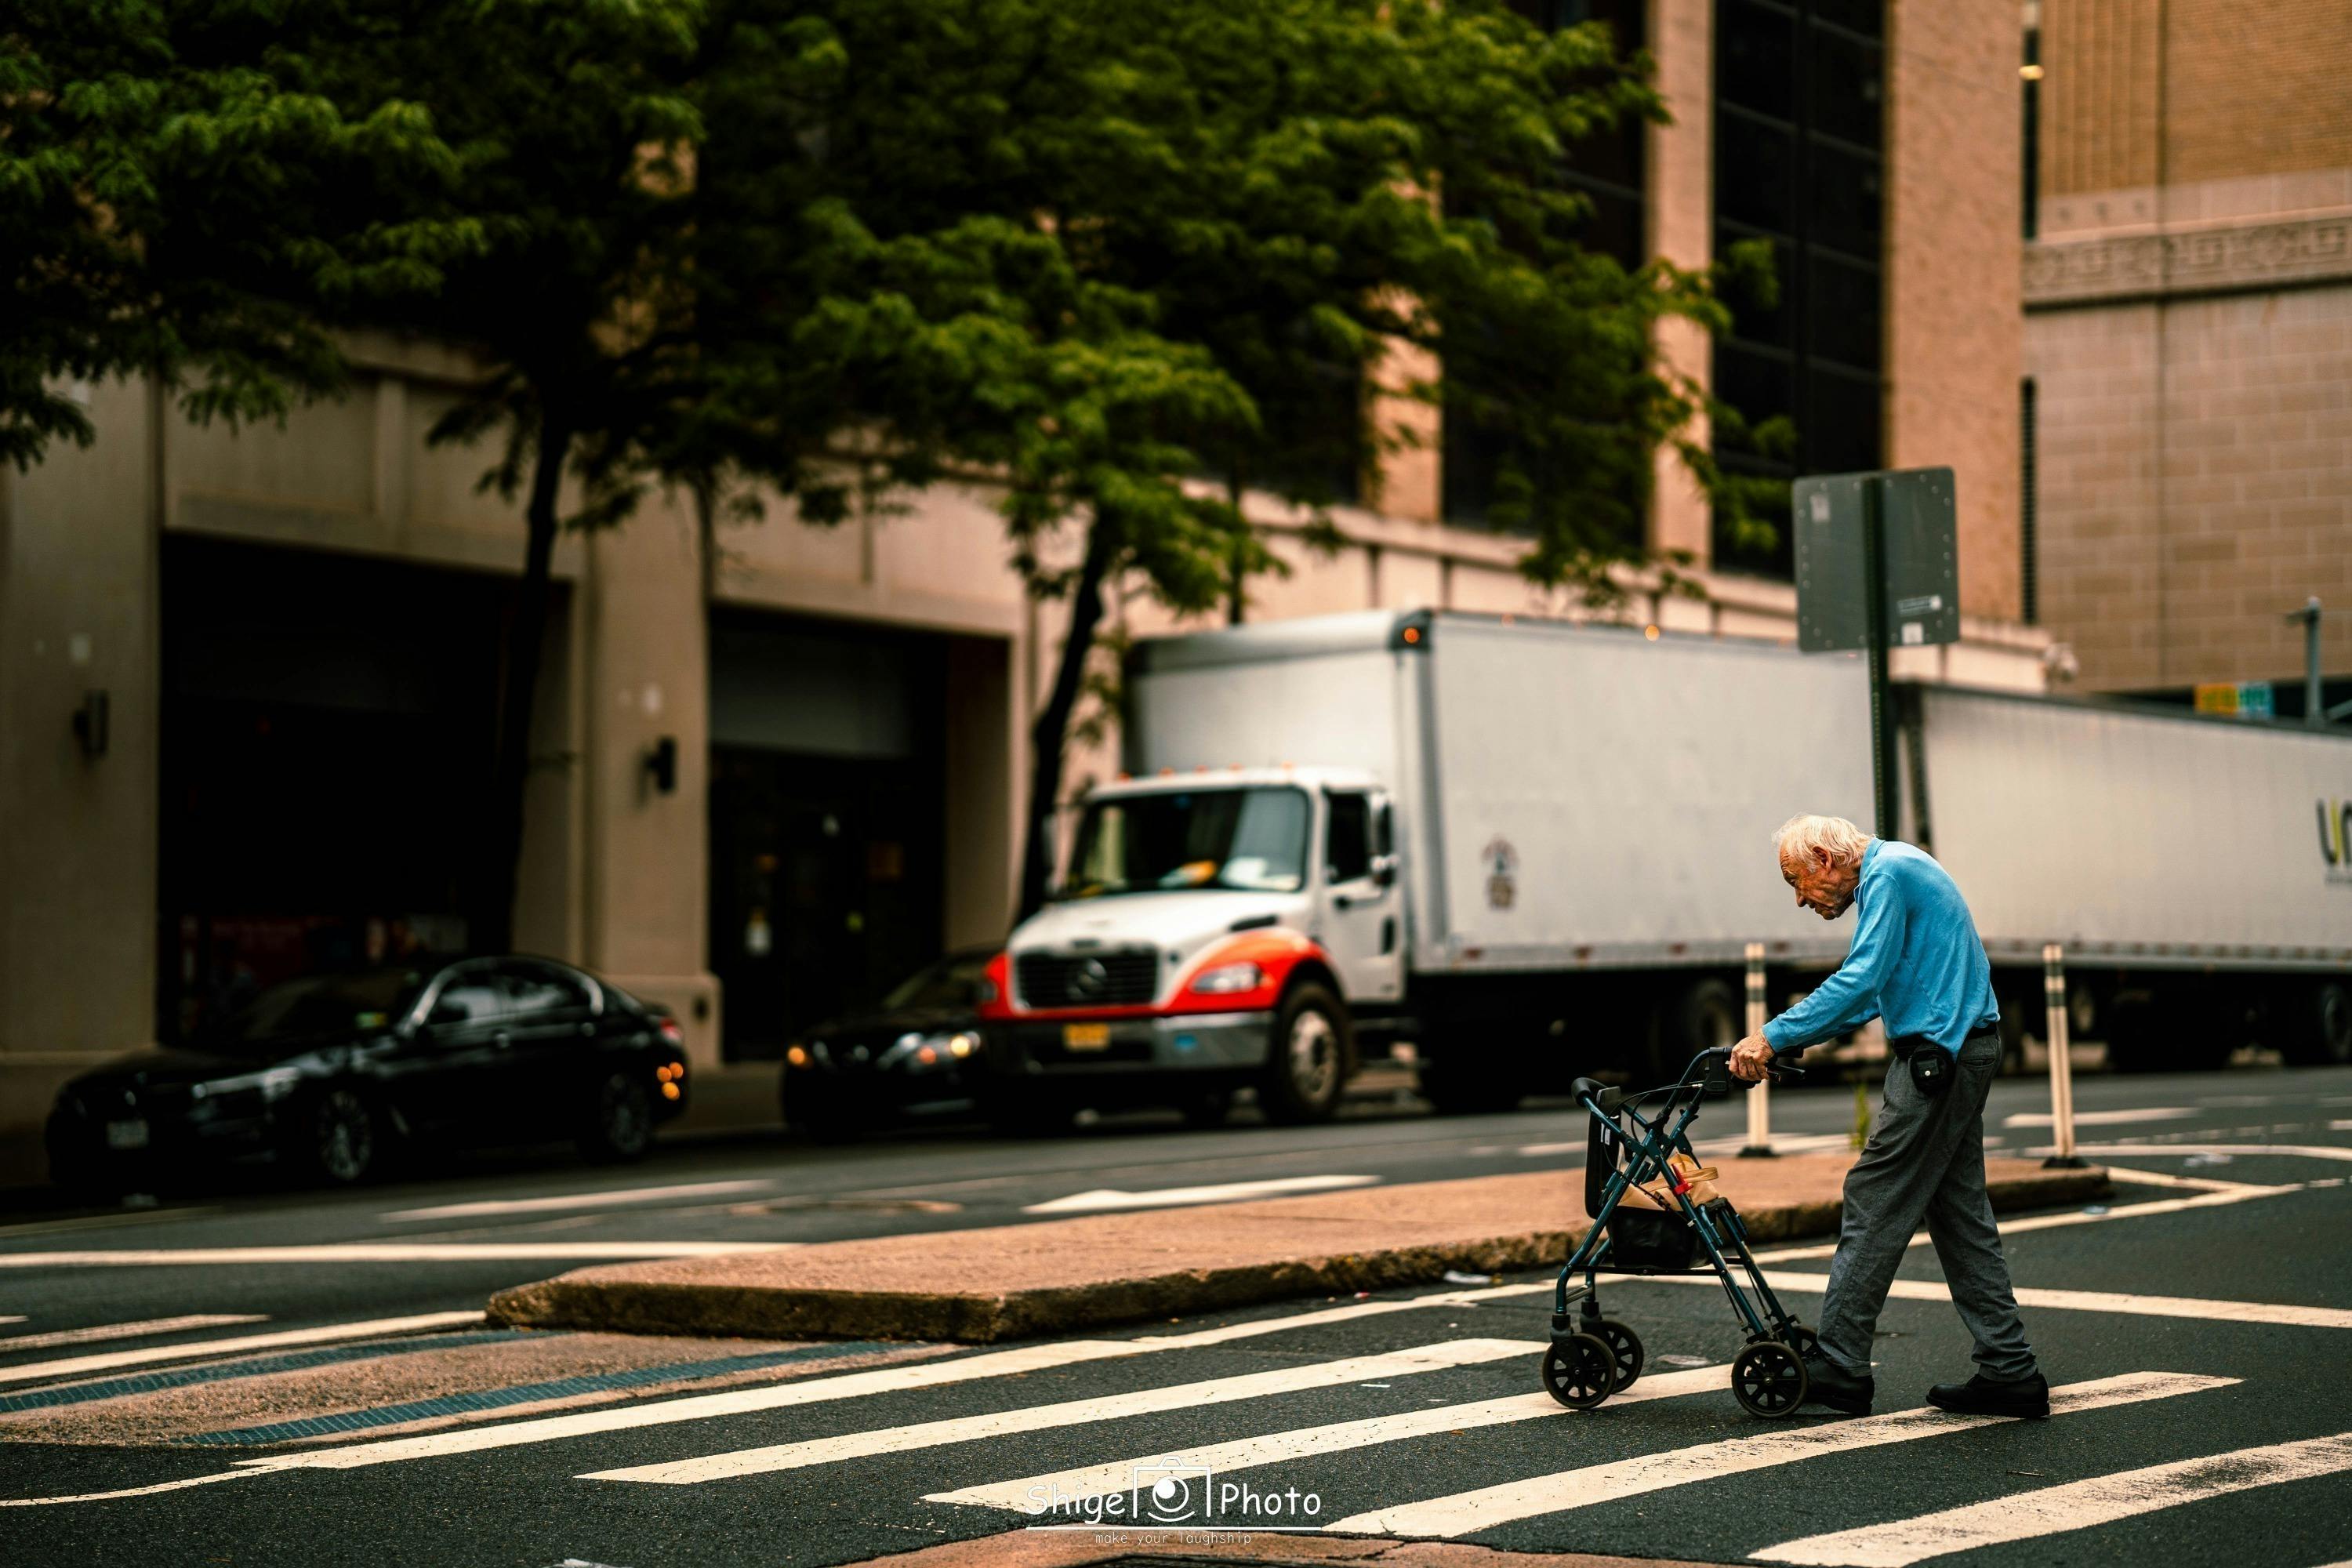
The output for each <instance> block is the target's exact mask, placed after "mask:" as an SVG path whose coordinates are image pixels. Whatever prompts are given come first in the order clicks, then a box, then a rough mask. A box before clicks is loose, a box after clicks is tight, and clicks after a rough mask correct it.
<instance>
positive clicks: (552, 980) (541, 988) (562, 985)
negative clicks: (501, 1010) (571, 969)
mask: <svg viewBox="0 0 2352 1568" xmlns="http://www.w3.org/2000/svg"><path fill="white" fill-rule="evenodd" d="M500 978H501V979H502V980H504V981H505V983H506V987H507V1005H508V1007H509V1010H510V1011H512V1012H514V1013H517V1014H530V1013H565V1012H583V1013H584V1012H586V1011H587V1010H588V1006H589V1002H588V988H587V987H586V986H584V985H583V984H580V982H579V981H578V980H577V979H575V978H573V977H572V975H569V974H566V973H564V972H563V971H562V970H560V969H553V968H550V967H549V966H547V965H545V964H540V963H519V964H516V965H515V966H514V967H512V968H511V969H509V970H507V971H506V972H505V973H503V974H502V975H501V976H500Z"/></svg>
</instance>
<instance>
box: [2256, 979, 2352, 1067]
mask: <svg viewBox="0 0 2352 1568" xmlns="http://www.w3.org/2000/svg"><path fill="white" fill-rule="evenodd" d="M2273 1014H2274V1016H2277V1017H2278V1018H2279V1020H2280V1021H2281V1023H2282V1024H2283V1025H2284V1027H2282V1028H2281V1029H2279V1030H2277V1031H2276V1033H2277V1034H2278V1036H2279V1041H2278V1049H2279V1055H2280V1056H2282V1057H2284V1058H2286V1061H2287V1064H2288V1065H2289V1066H2291V1067H2338V1068H2340V1067H2347V1066H2352V987H2347V985H2346V984H2344V982H2342V981H2340V980H2322V981H2318V982H2316V983H2315V984H2311V985H2294V986H2288V987H2286V988H2284V989H2283V990H2282V991H2281V992H2280V993H2279V995H2278V1000H2277V1002H2276V1003H2275V1005H2274V1007H2273Z"/></svg>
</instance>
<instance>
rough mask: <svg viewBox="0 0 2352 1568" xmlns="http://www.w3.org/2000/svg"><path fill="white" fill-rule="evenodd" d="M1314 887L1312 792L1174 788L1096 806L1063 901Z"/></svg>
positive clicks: (1085, 823) (1082, 828)
mask: <svg viewBox="0 0 2352 1568" xmlns="http://www.w3.org/2000/svg"><path fill="white" fill-rule="evenodd" d="M1306 885H1307V793H1306V792H1305V791H1304V790H1300V789H1294V788H1291V787H1289V786H1288V785H1267V786H1265V787H1264V788H1257V789H1202V790H1170V791H1167V792H1165V793H1157V792H1155V793H1153V794H1150V795H1126V796H1122V797H1118V798H1114V799H1109V800H1097V801H1094V802H1092V803H1090V804H1089V805H1087V813H1086V816H1085V817H1084V818H1083V819H1082V820H1081V821H1080V822H1079V824H1078V839H1077V846H1076V852H1075V853H1074V854H1073V855H1072V856H1071V857H1070V875H1069V879H1068V880H1067V882H1066V884H1065V885H1064V887H1063V889H1062V897H1064V898H1066V899H1091V898H1099V897H1101V896H1103V895H1105V894H1108V893H1146V892H1170V891H1175V890H1179V889H1192V888H1238V889H1248V890H1250V891H1253V892H1269V893H1291V892H1297V890H1298V889H1300V888H1303V887H1305V886H1306Z"/></svg>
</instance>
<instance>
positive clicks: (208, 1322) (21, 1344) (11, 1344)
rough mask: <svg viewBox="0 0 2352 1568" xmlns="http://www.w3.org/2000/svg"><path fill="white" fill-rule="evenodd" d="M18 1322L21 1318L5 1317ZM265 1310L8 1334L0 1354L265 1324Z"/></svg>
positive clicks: (3, 1340)
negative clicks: (147, 1335)
mask: <svg viewBox="0 0 2352 1568" xmlns="http://www.w3.org/2000/svg"><path fill="white" fill-rule="evenodd" d="M5 1321H8V1322H12V1323H21V1322H23V1321H25V1320H24V1319H22V1318H10V1319H7V1320H5ZM268 1321H269V1314H268V1313H267V1312H199V1313H195V1314H194V1315H191V1316H188V1317H184V1318H145V1319H142V1320H141V1321H138V1322H135V1323H99V1324H97V1325H95V1326H93V1327H91V1328H87V1329H58V1330H55V1331H51V1332H49V1333H46V1334H11V1335H10V1336H8V1337H7V1338H5V1339H0V1355H5V1354H7V1353H8V1352H11V1351H31V1350H46V1349H47V1348H48V1347H49V1346H51V1345H78V1344H82V1343H86V1342H89V1341H91V1340H131V1339H137V1338H138V1337H139V1336H140V1335H141V1334H176V1333H179V1332H181V1331H184V1330H187V1329H220V1328H226V1327H227V1326H228V1325H229V1324H231V1323H266V1322H268Z"/></svg>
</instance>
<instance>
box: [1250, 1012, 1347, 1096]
mask: <svg viewBox="0 0 2352 1568" xmlns="http://www.w3.org/2000/svg"><path fill="white" fill-rule="evenodd" d="M1354 1054H1355V1051H1354V1048H1353V1046H1352V1043H1351V1042H1350V1041H1349V1023H1348V1010H1347V1008H1346V1007H1345V1006H1343V1005H1341V1004H1340V1001H1339V998H1338V997H1337V996H1334V995H1332V994H1331V993H1330V992H1328V991H1327V990H1325V989H1324V988H1323V987H1322V986H1320V985H1316V984H1306V985H1300V986H1298V987H1297V988H1296V989H1294V990H1293V991H1292V992H1291V993H1290V994H1289V995H1287V996H1286V997H1284V998H1283V1002H1282V1006H1281V1008H1280V1009H1279V1010H1278V1011H1276V1014H1275V1016H1274V1037H1273V1038H1272V1039H1271V1040H1269V1041H1268V1042H1267V1043H1266V1055H1265V1077H1264V1078H1263V1079H1260V1080H1259V1083H1258V1091H1257V1100H1258V1106H1259V1109H1261V1110H1264V1111H1265V1119H1266V1120H1267V1121H1273V1122H1279V1123H1285V1124H1288V1125H1294V1126H1295V1125H1297V1123H1300V1122H1304V1121H1329V1120H1330V1119H1331V1113H1332V1112H1333V1111H1335V1110H1339V1091H1340V1089H1343V1088H1345V1087H1346V1085H1347V1081H1348V1062H1349V1058H1351V1057H1353V1056H1354Z"/></svg>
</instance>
